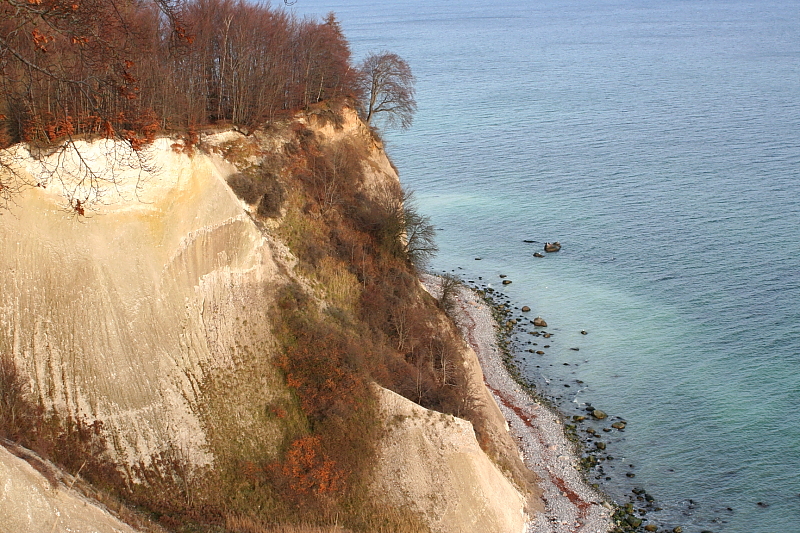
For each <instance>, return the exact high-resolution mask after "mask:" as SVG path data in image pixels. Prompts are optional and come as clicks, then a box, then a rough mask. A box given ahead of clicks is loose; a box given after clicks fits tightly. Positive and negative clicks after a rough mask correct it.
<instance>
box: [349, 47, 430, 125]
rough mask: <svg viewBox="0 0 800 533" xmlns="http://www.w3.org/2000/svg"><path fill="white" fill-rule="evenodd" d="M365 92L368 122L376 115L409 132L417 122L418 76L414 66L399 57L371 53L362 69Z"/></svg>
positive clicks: (388, 53) (388, 123)
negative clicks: (416, 81)
mask: <svg viewBox="0 0 800 533" xmlns="http://www.w3.org/2000/svg"><path fill="white" fill-rule="evenodd" d="M359 70H360V73H361V80H360V83H361V89H362V91H363V94H364V102H363V110H362V113H363V116H364V121H365V122H366V123H367V124H370V123H371V121H372V119H373V118H375V116H376V115H379V116H380V118H382V119H383V120H384V122H385V124H386V125H387V126H400V128H401V129H407V128H408V127H410V126H411V122H412V121H413V119H414V112H415V111H416V110H417V102H416V100H414V92H415V91H414V82H415V79H414V75H413V74H412V73H411V67H409V66H408V63H407V62H406V61H405V60H404V59H402V58H401V57H400V56H398V55H397V54H393V53H390V52H381V53H378V54H370V55H369V56H368V57H367V58H366V59H365V60H364V61H363V63H361V66H360V69H359Z"/></svg>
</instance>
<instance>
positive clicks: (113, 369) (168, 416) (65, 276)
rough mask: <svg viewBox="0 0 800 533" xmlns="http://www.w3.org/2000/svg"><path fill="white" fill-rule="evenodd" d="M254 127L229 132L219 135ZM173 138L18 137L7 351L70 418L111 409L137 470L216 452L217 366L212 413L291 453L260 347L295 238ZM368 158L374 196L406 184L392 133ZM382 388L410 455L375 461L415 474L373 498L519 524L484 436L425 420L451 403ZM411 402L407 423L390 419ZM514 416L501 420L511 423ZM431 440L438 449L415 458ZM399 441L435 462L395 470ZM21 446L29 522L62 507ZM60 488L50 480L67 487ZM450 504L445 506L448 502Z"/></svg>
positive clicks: (4, 308)
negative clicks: (285, 237) (37, 144)
mask: <svg viewBox="0 0 800 533" xmlns="http://www.w3.org/2000/svg"><path fill="white" fill-rule="evenodd" d="M310 127H312V128H315V129H316V130H317V131H316V133H317V134H318V135H320V136H321V137H322V138H324V139H327V140H328V141H335V140H337V139H339V138H341V137H342V136H345V135H363V134H364V133H365V132H367V130H366V128H364V126H363V124H361V123H360V121H358V119H357V117H356V116H355V113H352V112H350V113H347V114H346V120H345V125H344V127H343V128H341V129H332V128H330V127H327V128H326V127H325V126H321V127H320V126H315V125H313V124H312V125H311V126H310ZM244 139H245V138H244V137H243V136H242V135H240V134H238V133H234V132H226V133H221V134H217V135H214V136H208V137H206V138H204V142H205V143H206V144H209V145H214V144H215V143H216V144H222V143H228V142H239V141H243V140H244ZM248 142H249V141H248ZM276 142H277V143H278V144H280V140H278V141H276ZM171 144H172V141H171V140H168V139H160V140H158V141H156V143H155V144H154V145H153V146H152V147H150V148H148V149H147V151H146V152H145V153H144V158H145V159H143V160H140V159H139V155H138V154H134V153H132V152H129V151H126V148H125V146H124V145H120V144H118V143H114V142H112V141H108V140H99V141H94V142H91V143H89V142H83V141H78V142H77V143H76V145H75V146H76V148H77V149H78V150H80V152H79V154H80V155H78V153H77V152H73V151H70V150H67V151H65V152H63V153H61V154H53V155H51V156H43V157H42V156H40V157H33V156H31V155H30V154H28V153H27V152H26V151H25V149H24V148H22V147H21V146H17V147H15V148H14V149H15V150H16V156H17V157H15V162H16V164H17V165H18V172H20V174H21V175H24V177H25V178H26V180H27V181H29V182H31V183H39V184H40V185H42V186H38V187H34V188H30V189H28V190H25V191H23V193H22V194H20V195H19V196H18V197H17V198H15V203H14V204H13V205H11V206H10V210H9V211H7V212H5V213H3V215H2V217H0V295H1V296H2V298H0V354H2V355H4V356H11V357H12V358H13V361H14V363H15V365H16V367H17V369H18V371H19V372H20V375H21V376H22V377H23V379H24V380H25V381H26V383H27V385H28V386H29V390H30V392H31V396H32V399H33V400H34V401H37V402H41V403H42V405H44V406H45V407H46V408H47V409H53V410H55V411H56V412H58V413H60V414H61V415H62V416H65V417H72V418H75V419H83V420H86V421H87V422H92V421H95V420H99V421H101V422H102V423H103V426H102V427H103V434H104V436H105V437H106V443H107V445H108V446H109V452H110V453H111V457H112V458H113V460H114V461H116V463H117V464H118V465H120V467H121V468H122V469H123V470H127V471H128V472H129V473H131V472H135V470H130V469H128V468H126V467H130V466H134V465H138V464H144V465H147V464H148V462H149V461H151V460H152V459H153V458H154V457H157V456H158V455H159V454H160V453H164V452H165V451H169V452H170V453H177V454H179V456H180V457H178V459H179V460H181V461H182V462H185V463H186V464H188V465H190V466H191V465H193V466H203V465H213V464H214V457H213V455H212V452H211V450H213V449H214V448H213V446H210V445H209V443H210V439H211V436H210V435H211V434H210V433H208V431H207V429H206V428H205V427H204V418H203V416H204V412H207V405H204V404H203V402H206V401H208V398H207V397H205V396H204V394H202V392H201V391H202V390H203V387H204V385H205V384H206V383H208V382H209V381H212V382H214V383H215V384H216V390H223V391H224V393H225V395H226V396H225V398H224V399H221V400H219V399H218V400H215V401H216V403H218V404H220V405H215V407H214V413H216V414H217V415H219V414H220V413H221V412H222V413H225V414H224V416H217V420H215V423H217V424H218V425H219V427H220V428H222V430H223V431H225V432H227V433H226V434H227V435H230V437H231V438H232V439H236V440H237V442H239V443H240V444H242V446H244V445H245V444H246V443H245V441H248V442H249V441H254V442H255V441H257V445H258V446H259V449H263V448H264V447H265V446H266V447H269V446H271V445H272V444H273V443H274V448H275V449H276V450H277V446H278V444H279V443H280V442H281V439H282V434H280V428H277V427H276V428H271V427H264V424H260V425H259V424H256V423H255V417H256V416H257V413H260V412H262V411H263V406H264V405H265V404H269V403H270V402H271V401H272V400H273V399H275V398H276V397H278V396H280V395H285V394H287V389H286V387H285V384H284V383H283V379H282V377H281V375H280V373H279V372H278V371H277V370H276V369H275V368H274V367H272V366H271V364H270V363H269V361H267V362H263V363H262V362H258V363H254V362H253V361H254V360H255V359H259V361H260V359H264V358H254V357H252V354H274V351H275V350H274V348H275V346H276V344H275V340H274V339H273V338H272V336H271V333H270V331H271V324H270V318H269V316H270V315H269V313H270V310H271V309H272V308H273V307H274V303H275V294H276V290H277V288H278V287H280V286H282V285H284V284H286V283H288V282H289V281H290V280H295V281H299V282H300V283H301V285H305V286H308V285H309V284H308V283H304V282H303V280H302V276H301V275H300V274H299V273H298V272H297V271H296V270H295V269H294V264H295V259H294V257H293V256H292V255H291V253H290V252H289V251H288V249H287V248H286V246H284V244H283V243H281V242H280V241H279V240H278V239H277V238H276V237H275V236H274V235H273V234H271V233H270V231H269V230H268V229H265V228H264V227H259V226H258V225H257V224H256V223H255V222H254V221H253V219H252V218H251V214H250V213H249V212H248V206H246V205H244V204H243V203H242V202H241V201H240V200H239V199H237V198H236V196H235V195H234V193H233V192H232V191H231V189H230V188H229V187H228V185H227V183H226V178H227V177H229V176H231V175H232V174H233V173H235V172H238V171H239V170H240V169H237V168H236V167H235V166H234V165H233V164H232V163H230V162H228V161H226V160H224V159H223V158H222V157H220V156H218V155H215V154H213V153H211V154H209V153H195V154H194V155H193V156H191V157H190V156H188V155H186V154H184V153H178V152H176V151H174V150H173V149H172V148H171ZM275 148H276V149H280V148H281V147H280V146H276V147H275ZM120 161H122V162H120ZM126 162H127V163H126ZM82 165H89V166H90V167H91V168H93V169H94V172H95V173H96V176H97V177H100V178H108V179H110V178H112V177H113V180H114V183H113V184H112V183H110V182H108V183H106V188H105V192H106V194H105V195H103V196H101V197H100V198H99V199H98V202H96V203H95V204H94V206H93V208H91V209H86V211H85V216H79V215H78V213H76V212H75V211H73V210H71V209H69V207H67V203H66V202H65V196H69V195H71V194H72V193H73V192H74V191H75V190H78V191H79V192H80V190H81V187H83V186H84V183H81V182H80V178H81V177H86V173H85V172H83V170H85V167H84V168H82ZM363 165H364V169H365V183H364V187H365V192H366V193H368V194H369V193H373V194H380V193H381V190H382V189H387V190H388V189H390V188H391V187H392V186H396V184H397V181H398V177H397V174H396V172H395V170H394V168H393V167H392V165H391V163H390V162H389V160H388V158H387V157H386V154H385V153H384V152H383V150H382V148H381V147H380V146H379V144H378V143H374V144H373V145H372V149H371V154H370V156H369V157H368V158H367V159H366V160H365V161H364V162H363ZM48 169H50V170H52V169H59V171H60V172H59V174H58V175H57V176H56V175H53V174H51V173H49V172H48ZM253 364H258V365H259V366H258V368H257V369H256V374H257V375H258V379H257V380H254V379H249V380H243V379H239V377H238V376H239V372H238V370H240V369H241V368H242V367H243V366H245V365H253ZM247 370H248V371H250V370H253V369H251V368H248V369H247ZM251 373H252V372H251ZM254 375H255V374H254ZM379 396H380V397H381V398H382V399H383V400H382V402H381V404H382V409H383V412H384V414H385V416H386V417H387V433H386V434H387V437H386V439H385V443H384V446H383V450H384V451H387V450H389V451H394V452H396V453H383V454H381V455H380V457H379V461H380V464H378V465H376V470H377V471H386V472H390V471H391V472H392V475H393V476H397V475H399V476H400V478H399V481H402V482H400V483H395V484H385V483H384V484H381V483H376V484H375V487H374V490H375V496H376V498H380V499H383V500H387V501H392V502H400V503H401V504H406V505H408V504H409V502H408V496H409V495H417V494H427V495H428V496H430V497H431V498H434V497H435V498H438V500H437V501H433V500H431V502H430V503H431V505H430V506H428V507H425V506H423V507H424V508H421V509H419V510H420V511H422V512H423V513H424V514H427V513H428V512H429V511H430V513H431V514H427V517H428V519H429V521H430V524H429V525H430V527H431V528H432V529H433V530H434V531H437V532H449V531H453V532H455V531H459V532H475V533H478V532H483V531H487V530H492V531H494V530H497V531H501V530H502V531H518V530H521V529H522V527H523V526H524V521H525V518H526V517H525V514H524V511H525V508H524V505H525V502H524V499H525V498H524V497H523V496H522V495H520V494H519V493H518V492H517V490H516V489H515V488H514V487H513V485H511V484H510V483H509V482H508V481H507V480H506V479H505V478H504V477H503V476H502V474H501V472H500V470H499V469H497V468H496V467H495V466H494V465H493V464H492V463H491V461H490V460H489V458H488V457H487V456H486V455H485V454H484V452H483V451H482V450H481V449H480V447H479V446H478V445H477V441H476V439H475V435H474V432H473V430H472V428H471V426H470V424H469V423H467V422H464V421H460V420H457V419H451V418H452V417H444V418H442V420H445V419H447V422H446V423H441V424H434V425H431V426H430V427H427V426H420V425H418V423H417V419H419V420H424V419H426V418H428V417H433V418H437V417H439V415H438V414H435V413H432V412H429V411H427V410H424V409H422V408H420V407H419V406H416V405H415V404H413V403H412V402H410V401H408V400H404V399H402V398H399V397H395V396H394V395H392V393H389V392H388V391H383V393H382V394H379ZM412 415H413V416H412ZM442 416H443V415H442ZM398 417H399V418H402V419H403V420H406V421H407V422H404V423H395V424H393V423H392V420H399V418H398ZM498 418H500V420H502V417H498ZM437 419H438V418H437ZM500 425H502V427H501V428H499V429H498V430H497V431H496V433H505V432H506V428H505V424H504V423H503V424H500ZM273 433H274V434H273ZM506 438H507V437H506ZM254 445H255V444H254ZM444 446H446V447H447V449H446V450H445V449H444V448H442V447H444ZM440 448H441V449H440ZM418 451H424V452H425V454H424V455H423V456H421V458H419V459H418V460H413V458H415V457H417V455H416V453H417V452H418ZM397 454H401V455H402V457H406V458H409V460H411V461H412V462H411V463H409V465H412V464H413V467H414V470H415V471H416V472H417V473H421V472H428V474H425V475H419V476H417V477H414V476H404V475H403V472H402V471H401V472H399V473H398V472H397V470H396V468H393V467H394V466H396V457H397V456H398V455H397ZM6 455H7V454H5V455H2V456H0V459H1V461H0V469H5V471H7V472H12V471H14V472H17V473H18V474H19V475H16V474H15V477H14V479H15V480H16V481H14V483H16V484H15V485H14V489H13V496H15V498H17V499H14V498H11V496H12V494H10V493H2V494H0V524H12V523H17V521H18V520H17V519H22V518H25V517H20V516H16V513H18V512H26V511H25V510H24V509H27V508H29V507H31V506H37V505H38V506H39V507H42V506H44V507H47V506H50V507H48V508H49V509H51V510H52V509H56V511H53V512H56V513H57V512H61V511H60V510H59V509H61V508H60V507H58V506H57V505H56V504H54V503H52V501H51V502H50V503H47V502H45V500H42V499H41V498H39V497H38V496H37V494H40V492H41V491H39V488H37V487H42V486H44V485H42V483H43V480H42V479H41V476H39V477H37V476H35V475H32V473H30V472H28V471H27V469H26V467H24V465H20V464H19V460H18V459H17V458H14V457H11V456H6ZM23 470H24V472H23ZM26 472H27V473H26ZM29 473H30V474H31V475H28V474H29ZM431 476H433V477H434V478H435V484H433V485H431V484H430V483H429V481H430V479H431ZM134 477H135V474H134ZM434 487H435V489H436V493H435V494H434V493H432V492H431V489H432V488H434ZM54 490H55V489H54ZM59 490H61V489H59ZM56 492H57V491H55V492H53V491H51V494H50V495H51V496H53V495H56V496H57V497H58V498H60V497H61V496H58V495H57V494H56ZM59 494H60V493H59ZM20 495H23V496H24V495H28V496H30V497H28V496H25V497H23V499H22V500H21V501H20V500H19V498H18V497H19V496H20ZM412 500H413V498H412ZM42 502H45V503H42ZM56 503H57V502H56ZM40 504H41V505H40ZM69 505H72V504H71V503H70V504H69ZM87 505H89V504H87ZM44 507H42V508H43V509H44ZM440 510H444V511H445V514H444V515H443V516H434V515H437V513H438V511H440ZM462 511H463V512H462ZM47 512H49V511H47ZM448 513H449V514H448ZM86 517H87V519H89V518H88V517H89V515H88V514H87V515H86ZM443 517H445V518H447V517H450V518H452V520H450V519H448V520H442V518H443ZM455 517H457V518H458V520H456V518H455ZM15 520H17V521H15ZM103 520H105V518H103ZM48 523H49V522H48ZM70 527H72V526H70ZM76 527H77V526H76ZM97 527H98V528H99V527H100V526H97ZM112 527H117V526H116V525H114V526H112ZM487 528H488V529H487ZM90 529H91V526H90ZM76 530H79V529H76ZM97 530H98V531H101V530H103V529H102V528H99V529H97ZM0 531H4V533H5V530H3V529H2V527H0Z"/></svg>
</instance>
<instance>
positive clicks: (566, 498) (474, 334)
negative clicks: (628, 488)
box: [423, 276, 614, 533]
mask: <svg viewBox="0 0 800 533" xmlns="http://www.w3.org/2000/svg"><path fill="white" fill-rule="evenodd" d="M423 282H424V283H425V285H426V286H427V287H429V289H433V290H432V292H433V293H434V294H435V288H434V287H435V285H436V284H437V282H436V278H434V277H433V276H426V277H425V278H424V279H423ZM454 307H455V309H454V313H453V315H454V316H453V318H454V320H455V321H456V323H457V325H458V327H459V329H460V330H461V332H462V335H463V336H464V338H465V340H466V341H467V343H468V344H469V345H470V346H471V347H472V348H473V350H475V353H476V354H477V355H478V359H479V360H480V363H481V368H482V370H483V374H484V381H485V383H486V386H487V388H488V389H489V390H490V391H491V393H492V396H493V397H494V399H495V401H496V402H497V404H498V406H499V407H500V410H501V411H502V413H503V415H504V416H505V418H506V420H507V422H508V426H509V430H510V431H511V433H512V434H513V436H514V438H515V440H516V442H517V445H518V447H519V450H520V453H521V454H522V456H523V459H524V462H525V465H526V466H527V467H528V468H529V469H530V470H532V471H533V472H534V473H535V474H536V475H537V476H538V478H539V485H540V488H541V489H542V492H543V494H542V499H543V502H544V505H545V512H544V513H540V514H537V515H536V516H533V517H531V521H530V522H529V524H528V528H527V531H528V532H529V533H605V532H608V531H609V530H610V529H611V528H612V527H613V525H614V524H613V521H612V519H611V514H612V512H613V510H612V509H613V508H612V506H611V504H609V503H608V502H606V501H604V499H603V496H602V495H601V494H599V493H598V492H597V491H596V490H594V489H593V488H592V487H591V486H590V485H589V484H588V483H586V481H585V480H584V478H583V476H582V475H581V473H580V471H579V470H578V460H579V458H578V454H577V451H576V446H575V444H574V443H573V442H571V441H570V440H569V439H567V437H566V435H565V433H564V428H563V422H562V420H561V418H560V416H559V415H558V413H556V412H554V411H552V410H551V409H550V408H548V407H546V406H545V405H543V404H541V403H540V402H538V401H536V399H534V398H532V397H531V396H530V395H529V394H528V393H527V392H526V391H525V390H524V389H523V388H522V387H521V386H520V385H519V383H517V382H516V381H515V380H514V378H513V377H512V376H511V375H510V374H509V372H508V371H507V370H506V368H505V366H504V363H503V357H502V352H501V350H500V347H499V346H498V343H497V324H496V322H495V319H494V318H493V316H492V310H491V308H490V307H489V305H488V304H487V303H486V302H484V301H483V300H482V299H481V297H480V296H479V295H478V294H477V293H476V292H475V291H473V290H471V289H469V288H467V287H464V286H460V287H459V288H458V291H457V294H456V298H455V306H454Z"/></svg>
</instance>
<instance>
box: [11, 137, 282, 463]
mask: <svg viewBox="0 0 800 533" xmlns="http://www.w3.org/2000/svg"><path fill="white" fill-rule="evenodd" d="M77 148H78V149H79V150H80V154H81V157H80V159H79V158H78V156H77V154H76V152H74V151H68V152H67V153H66V154H65V155H64V156H62V157H61V160H60V161H46V160H45V163H46V164H49V165H50V166H55V165H60V166H61V168H62V169H63V170H64V171H63V172H62V173H61V176H62V178H61V179H62V180H63V182H64V183H63V185H64V187H67V188H68V187H70V186H72V185H77V184H74V183H72V182H70V172H69V171H70V170H72V171H73V172H72V174H73V175H77V176H80V175H81V172H80V169H79V168H78V167H79V165H80V164H81V163H82V162H86V163H88V164H89V165H91V166H92V167H93V168H95V169H100V170H98V172H104V171H105V170H106V169H107V168H108V166H109V165H111V163H110V162H109V161H113V159H112V157H114V156H117V155H118V153H119V151H120V150H123V149H124V148H122V147H121V145H120V144H119V143H114V142H113V141H95V142H94V143H91V144H89V143H84V142H78V143H77ZM145 156H146V157H147V158H148V161H147V165H148V166H150V167H152V168H153V169H154V171H153V172H147V171H145V170H143V169H142V168H136V166H135V165H133V166H130V167H129V166H120V168H118V169H117V170H116V171H115V180H116V182H117V186H116V187H114V188H111V189H110V190H109V191H108V194H107V196H106V197H104V198H103V199H102V200H101V201H100V202H99V203H97V204H95V205H96V210H93V211H88V210H87V211H86V216H83V217H80V216H77V215H76V214H75V213H73V212H71V211H70V210H68V209H65V207H64V200H63V197H62V196H61V193H62V191H63V189H62V188H61V187H60V185H62V183H61V182H58V183H55V182H51V183H50V184H49V186H48V187H46V188H43V187H37V188H34V189H31V190H28V191H26V192H25V193H24V194H22V195H20V197H19V198H17V201H16V205H14V206H13V207H12V209H11V212H10V213H5V214H4V215H3V217H2V225H0V250H2V251H3V252H2V253H0V294H2V301H0V353H5V354H11V355H12V356H13V358H14V361H15V363H16V365H17V367H18V368H19V369H20V370H21V371H22V373H23V375H25V376H28V377H29V378H30V380H31V386H32V389H33V392H34V394H35V396H36V397H37V399H38V400H40V401H41V402H42V403H43V404H44V405H45V406H47V407H53V408H55V409H56V410H57V411H58V412H60V413H62V414H65V415H70V416H72V417H75V418H78V419H86V420H88V421H94V420H101V421H102V422H103V424H104V428H105V429H106V430H107V431H108V434H109V435H112V436H113V437H112V439H111V440H112V441H113V444H114V448H115V451H116V455H117V460H119V461H121V462H126V463H129V464H136V463H138V462H139V461H145V462H147V461H148V460H149V458H151V457H152V456H153V455H154V454H157V453H158V452H159V451H161V450H163V447H164V445H165V444H166V443H171V444H172V445H173V446H174V447H175V449H178V450H181V453H182V454H184V455H185V457H184V459H185V460H186V461H188V462H189V463H191V464H196V465H200V464H206V463H208V462H209V461H210V460H211V458H210V457H208V456H207V453H206V452H205V451H204V443H205V438H204V435H203V431H202V429H201V424H200V420H199V418H198V415H197V409H196V408H195V407H196V406H195V405H194V403H195V402H197V400H198V388H199V385H200V383H201V382H202V380H203V378H204V377H205V376H206V375H207V374H208V373H209V372H213V371H214V370H215V369H218V368H222V367H227V366H230V365H232V364H233V361H234V359H235V358H236V357H237V355H238V354H239V353H240V352H241V351H242V350H244V349H247V348H253V347H256V346H257V345H259V344H261V343H264V342H267V339H266V338H265V337H264V335H265V333H263V332H268V331H269V327H268V323H267V321H266V318H267V317H266V315H265V312H266V309H267V308H268V306H267V305H264V304H266V303H268V300H269V298H268V295H267V294H265V290H264V287H269V286H270V283H271V281H272V280H274V279H275V278H276V276H277V263H276V261H275V259H274V253H273V249H272V247H271V246H270V243H269V242H268V239H267V237H265V235H264V234H262V233H261V232H260V231H259V230H258V228H256V226H255V225H254V224H253V222H252V221H251V220H250V218H249V217H248V216H247V214H246V213H245V211H244V210H243V209H242V207H241V206H240V204H239V202H238V200H237V199H236V197H235V196H234V194H233V193H232V192H231V190H230V189H229V188H228V186H227V185H226V184H225V181H224V178H225V176H227V175H228V174H230V173H231V172H233V171H234V170H235V169H234V167H233V166H232V165H231V164H229V163H227V162H225V161H224V160H222V159H221V158H219V157H216V156H212V155H203V154H197V155H195V156H194V157H191V158H190V157H188V156H187V155H184V154H178V153H175V152H174V151H173V150H171V149H170V141H169V140H168V139H160V140H158V141H157V142H156V144H155V145H154V146H153V147H152V148H151V149H149V150H148V151H147V153H146V154H145ZM23 162H24V163H26V167H27V168H25V169H24V171H27V172H30V173H32V174H34V175H35V174H36V173H37V171H39V172H41V168H42V166H41V164H40V162H39V161H37V160H36V159H33V158H30V157H28V158H24V159H23ZM64 176H66V177H64ZM34 177H35V179H34V181H39V179H40V178H39V176H36V175H35V176H34ZM259 310H260V311H259ZM240 318H241V319H245V318H246V319H247V320H248V323H249V325H250V327H249V328H247V329H244V328H242V327H241V326H240V325H239V319H240Z"/></svg>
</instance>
